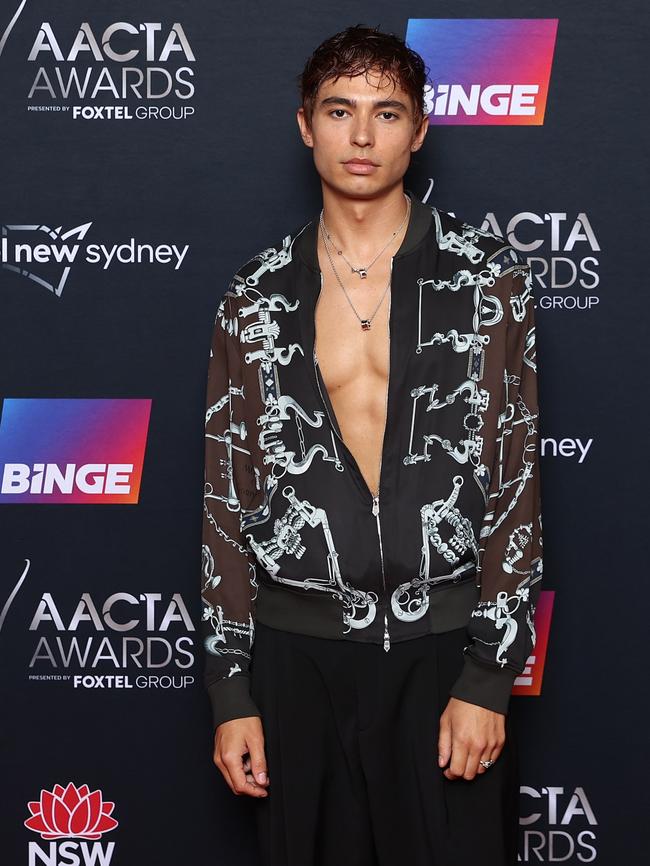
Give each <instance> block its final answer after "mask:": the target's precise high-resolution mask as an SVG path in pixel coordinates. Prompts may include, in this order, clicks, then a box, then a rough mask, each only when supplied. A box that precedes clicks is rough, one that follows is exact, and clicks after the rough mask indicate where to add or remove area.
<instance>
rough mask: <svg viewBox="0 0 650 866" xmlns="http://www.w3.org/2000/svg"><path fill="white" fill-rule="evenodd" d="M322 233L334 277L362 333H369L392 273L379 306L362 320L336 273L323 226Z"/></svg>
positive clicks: (384, 294) (389, 281) (387, 287)
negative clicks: (358, 322) (368, 316)
mask: <svg viewBox="0 0 650 866" xmlns="http://www.w3.org/2000/svg"><path fill="white" fill-rule="evenodd" d="M321 232H322V234H323V244H324V245H325V252H326V253H327V258H328V259H329V262H330V265H331V266H332V270H333V271H334V276H335V277H336V280H337V282H338V284H339V286H340V287H341V288H342V289H343V293H344V295H345V297H346V298H347V300H348V304H349V305H350V306H351V307H352V312H353V313H354V315H355V316H356V317H357V319H358V320H359V321H360V322H361V330H362V331H369V330H370V324H371V322H372V320H373V319H374V318H375V316H376V314H377V310H378V309H379V308H380V306H381V303H382V301H383V300H384V298H385V296H386V292H387V291H388V289H389V288H390V283H391V276H392V273H391V274H389V276H388V283H387V284H386V288H385V289H384V293H383V295H382V296H381V298H380V300H379V303H378V304H377V306H376V307H375V310H374V312H373V314H372V316H370V318H369V319H362V318H361V316H360V315H359V314H358V313H357V311H356V310H355V308H354V304H353V303H352V301H351V300H350V296H349V295H348V293H347V291H346V289H345V286H344V285H343V283H342V282H341V278H340V277H339V275H338V273H337V272H336V268H335V267H334V262H333V261H332V256H331V255H330V251H329V247H328V246H327V242H326V240H325V230H324V228H323V226H322V225H321Z"/></svg>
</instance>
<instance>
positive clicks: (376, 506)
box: [372, 494, 379, 517]
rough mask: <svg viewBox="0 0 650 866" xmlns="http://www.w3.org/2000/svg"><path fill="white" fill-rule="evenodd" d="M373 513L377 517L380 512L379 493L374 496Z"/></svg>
mask: <svg viewBox="0 0 650 866" xmlns="http://www.w3.org/2000/svg"><path fill="white" fill-rule="evenodd" d="M372 513H373V514H374V515H375V517H376V516H377V515H378V514H379V494H377V495H376V496H373V497H372Z"/></svg>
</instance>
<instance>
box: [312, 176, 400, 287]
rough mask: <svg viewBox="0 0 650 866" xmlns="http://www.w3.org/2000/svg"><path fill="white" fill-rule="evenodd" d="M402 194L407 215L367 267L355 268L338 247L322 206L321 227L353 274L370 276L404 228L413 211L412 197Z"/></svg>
mask: <svg viewBox="0 0 650 866" xmlns="http://www.w3.org/2000/svg"><path fill="white" fill-rule="evenodd" d="M402 195H403V196H404V198H405V199H406V215H405V216H404V219H403V220H402V222H401V223H400V225H399V226H398V228H396V229H395V231H394V232H393V234H392V235H391V236H390V238H389V240H388V243H386V244H385V245H384V246H383V247H382V248H381V249H380V250H379V252H378V253H377V255H376V256H375V257H374V259H373V260H372V261H371V262H370V264H369V265H366V266H365V267H363V266H361V267H358V268H355V267H354V265H353V264H352V263H351V262H350V261H349V260H348V259H347V258H346V256H345V253H344V252H343V250H341V249H338V247H337V246H336V244H335V243H334V241H333V240H332V236H331V235H330V233H329V232H328V230H327V228H326V227H325V220H324V219H323V210H324V209H323V208H321V212H320V219H319V222H320V224H321V227H322V230H323V232H324V233H325V236H326V237H327V240H328V241H329V242H330V243H331V244H332V246H333V247H334V249H335V250H336V252H337V253H338V254H339V255H340V256H342V258H343V259H344V261H346V262H347V264H348V265H349V266H350V270H351V271H352V273H353V274H359V276H360V277H361V279H362V280H365V278H366V277H367V276H368V271H369V270H370V268H371V267H372V266H373V265H374V263H375V262H376V261H377V259H378V258H379V256H380V255H381V254H382V253H383V252H384V250H385V249H386V247H387V246H388V245H389V244H390V243H391V242H392V241H393V240H394V238H395V235H397V234H398V233H399V232H400V231H401V230H402V227H403V226H404V223H405V222H406V220H407V219H408V216H409V213H410V212H411V199H410V198H409V197H408V196H407V195H406V193H402Z"/></svg>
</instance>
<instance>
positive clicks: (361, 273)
mask: <svg viewBox="0 0 650 866" xmlns="http://www.w3.org/2000/svg"><path fill="white" fill-rule="evenodd" d="M357 273H358V274H359V276H360V277H361V279H362V280H365V278H366V277H367V276H368V271H367V270H366V269H365V268H359V269H358V270H357Z"/></svg>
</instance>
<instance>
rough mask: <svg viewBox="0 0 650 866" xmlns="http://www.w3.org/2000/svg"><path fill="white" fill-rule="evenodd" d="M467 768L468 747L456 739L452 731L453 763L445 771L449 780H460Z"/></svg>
mask: <svg viewBox="0 0 650 866" xmlns="http://www.w3.org/2000/svg"><path fill="white" fill-rule="evenodd" d="M466 766H467V746H466V745H465V744H464V743H461V741H460V740H459V739H458V737H455V736H454V734H453V731H452V743H451V763H450V764H449V766H448V767H447V769H446V770H445V771H444V773H445V776H446V777H447V778H448V779H458V778H459V777H460V776H462V775H463V773H464V772H465V767H466Z"/></svg>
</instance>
